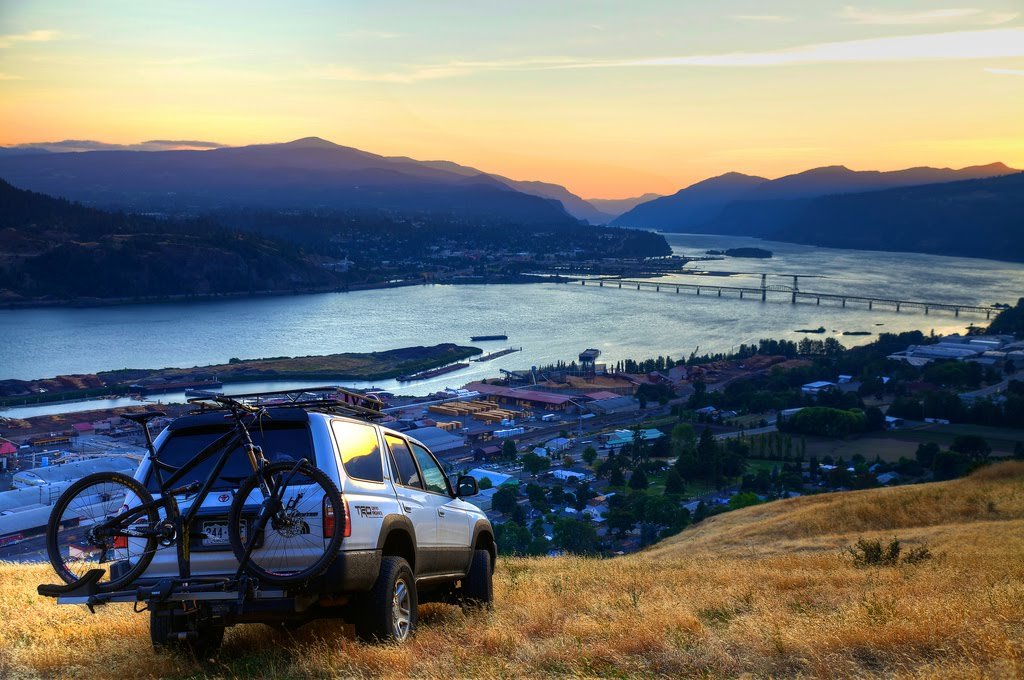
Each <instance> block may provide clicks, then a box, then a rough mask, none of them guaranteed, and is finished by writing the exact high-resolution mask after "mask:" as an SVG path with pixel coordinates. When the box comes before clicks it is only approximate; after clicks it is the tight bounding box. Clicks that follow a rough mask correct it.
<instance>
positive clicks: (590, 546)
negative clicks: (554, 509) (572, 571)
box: [552, 517, 600, 555]
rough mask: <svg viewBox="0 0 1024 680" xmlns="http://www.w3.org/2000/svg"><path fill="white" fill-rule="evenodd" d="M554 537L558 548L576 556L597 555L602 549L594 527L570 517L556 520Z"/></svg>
mask: <svg viewBox="0 0 1024 680" xmlns="http://www.w3.org/2000/svg"><path fill="white" fill-rule="evenodd" d="M552 537H553V539H554V544H555V546H556V547H558V548H560V549H562V550H564V551H566V552H569V553H573V554H575V555H596V554H597V553H598V551H599V549H600V542H599V540H598V538H597V530H596V529H594V527H593V525H591V524H589V523H587V522H581V521H579V520H576V519H572V518H569V517H560V518H558V519H557V520H555V526H554V530H553V531H552Z"/></svg>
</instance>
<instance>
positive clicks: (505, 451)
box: [501, 439, 517, 460]
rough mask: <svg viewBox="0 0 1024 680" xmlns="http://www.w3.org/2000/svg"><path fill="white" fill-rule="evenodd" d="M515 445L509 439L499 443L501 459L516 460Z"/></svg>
mask: <svg viewBox="0 0 1024 680" xmlns="http://www.w3.org/2000/svg"><path fill="white" fill-rule="evenodd" d="M516 453H517V451H516V443H515V441H513V440H511V439H506V440H505V441H503V442H502V443H501V457H502V458H504V459H505V460H515V459H516Z"/></svg>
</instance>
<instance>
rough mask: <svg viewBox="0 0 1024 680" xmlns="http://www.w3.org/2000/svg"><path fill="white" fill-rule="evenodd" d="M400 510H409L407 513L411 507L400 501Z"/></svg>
mask: <svg viewBox="0 0 1024 680" xmlns="http://www.w3.org/2000/svg"><path fill="white" fill-rule="evenodd" d="M402 510H405V511H406V512H409V513H411V512H412V508H410V507H409V506H408V505H406V504H405V503H402Z"/></svg>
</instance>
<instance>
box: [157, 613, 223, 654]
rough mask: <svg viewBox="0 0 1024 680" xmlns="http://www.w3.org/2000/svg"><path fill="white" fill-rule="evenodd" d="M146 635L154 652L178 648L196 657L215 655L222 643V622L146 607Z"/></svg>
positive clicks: (176, 650)
mask: <svg viewBox="0 0 1024 680" xmlns="http://www.w3.org/2000/svg"><path fill="white" fill-rule="evenodd" d="M149 639H150V641H151V642H152V643H153V649H154V650H155V651H157V652H160V651H167V652H181V653H187V654H192V655H194V656H195V657H196V658H197V659H208V658H210V657H211V656H214V655H215V654H216V653H217V651H218V650H219V649H220V646H221V644H223V643H224V626H223V624H217V623H213V622H209V621H203V620H201V619H195V618H190V617H188V616H185V615H182V614H180V613H177V612H174V611H156V610H152V609H151V610H150V611H149Z"/></svg>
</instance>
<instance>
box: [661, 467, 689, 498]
mask: <svg viewBox="0 0 1024 680" xmlns="http://www.w3.org/2000/svg"><path fill="white" fill-rule="evenodd" d="M684 493H686V484H685V483H684V482H683V478H682V476H680V474H679V471H678V470H676V469H675V468H669V471H668V474H666V475H665V495H666V496H682V495H683V494H684Z"/></svg>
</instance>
